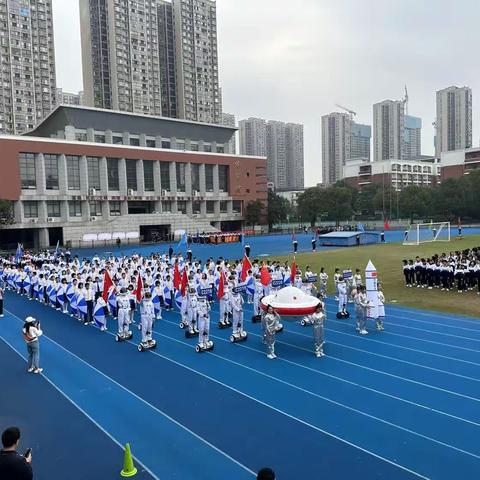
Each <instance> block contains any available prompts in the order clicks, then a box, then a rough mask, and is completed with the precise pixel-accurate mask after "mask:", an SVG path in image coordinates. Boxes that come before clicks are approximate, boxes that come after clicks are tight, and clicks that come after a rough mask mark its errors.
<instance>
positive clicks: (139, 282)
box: [135, 274, 143, 303]
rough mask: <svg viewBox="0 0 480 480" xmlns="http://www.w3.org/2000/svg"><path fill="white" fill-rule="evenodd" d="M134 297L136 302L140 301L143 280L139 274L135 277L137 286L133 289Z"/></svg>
mask: <svg viewBox="0 0 480 480" xmlns="http://www.w3.org/2000/svg"><path fill="white" fill-rule="evenodd" d="M135 298H136V299H137V303H140V302H141V301H142V298H143V281H142V277H141V275H140V274H138V277H137V288H136V290H135Z"/></svg>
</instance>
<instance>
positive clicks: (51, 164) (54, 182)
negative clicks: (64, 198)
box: [43, 154, 58, 190]
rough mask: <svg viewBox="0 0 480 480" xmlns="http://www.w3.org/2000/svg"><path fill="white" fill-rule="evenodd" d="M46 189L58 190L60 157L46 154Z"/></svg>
mask: <svg viewBox="0 0 480 480" xmlns="http://www.w3.org/2000/svg"><path fill="white" fill-rule="evenodd" d="M43 158H44V161H45V188H46V189H47V190H58V156H57V155H50V154H45V155H44V156H43Z"/></svg>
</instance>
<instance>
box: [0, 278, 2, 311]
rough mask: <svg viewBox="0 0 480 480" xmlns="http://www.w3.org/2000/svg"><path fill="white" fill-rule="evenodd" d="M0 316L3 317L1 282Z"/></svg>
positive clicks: (0, 286)
mask: <svg viewBox="0 0 480 480" xmlns="http://www.w3.org/2000/svg"><path fill="white" fill-rule="evenodd" d="M0 317H3V284H1V283H0Z"/></svg>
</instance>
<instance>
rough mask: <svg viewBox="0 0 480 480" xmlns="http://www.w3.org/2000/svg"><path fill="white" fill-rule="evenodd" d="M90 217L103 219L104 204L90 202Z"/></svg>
mask: <svg viewBox="0 0 480 480" xmlns="http://www.w3.org/2000/svg"><path fill="white" fill-rule="evenodd" d="M89 206H90V216H91V217H101V216H102V202H89Z"/></svg>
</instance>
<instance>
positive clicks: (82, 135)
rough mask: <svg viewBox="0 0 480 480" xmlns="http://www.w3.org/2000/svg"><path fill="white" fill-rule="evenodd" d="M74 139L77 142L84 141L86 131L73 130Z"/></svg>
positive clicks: (85, 139)
mask: <svg viewBox="0 0 480 480" xmlns="http://www.w3.org/2000/svg"><path fill="white" fill-rule="evenodd" d="M75 140H76V141H77V142H86V141H87V134H86V132H78V131H77V132H75Z"/></svg>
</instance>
